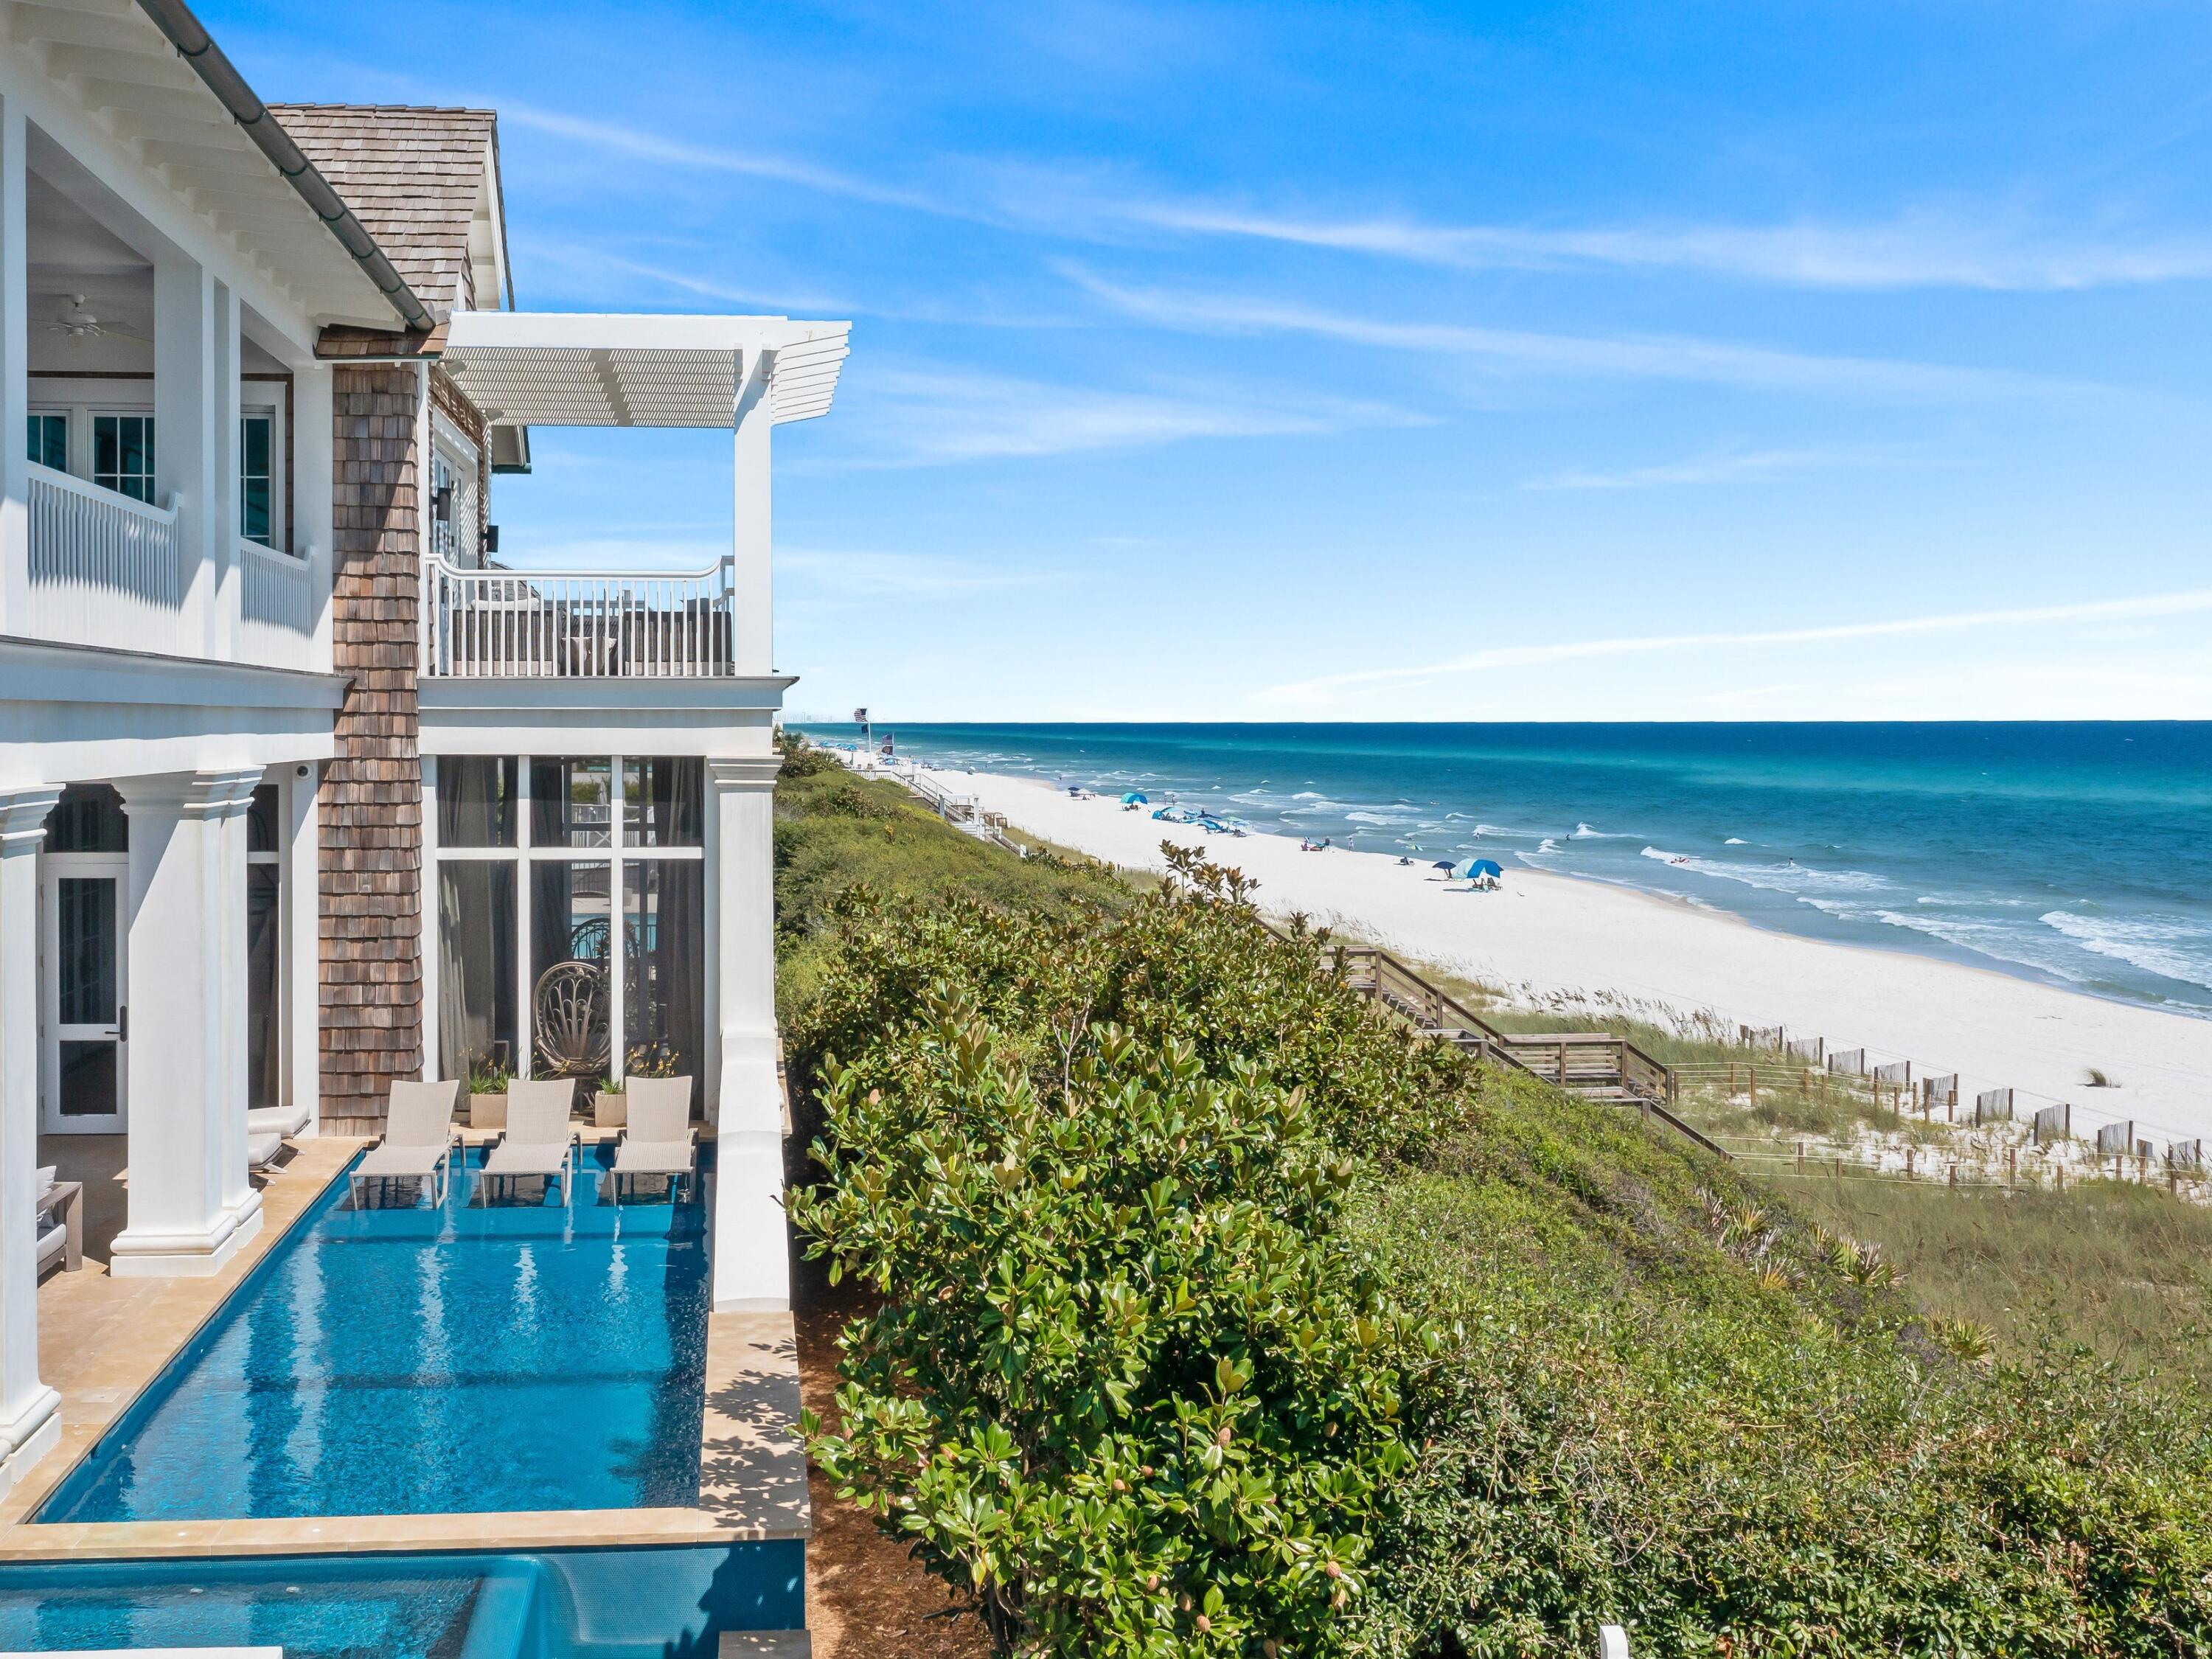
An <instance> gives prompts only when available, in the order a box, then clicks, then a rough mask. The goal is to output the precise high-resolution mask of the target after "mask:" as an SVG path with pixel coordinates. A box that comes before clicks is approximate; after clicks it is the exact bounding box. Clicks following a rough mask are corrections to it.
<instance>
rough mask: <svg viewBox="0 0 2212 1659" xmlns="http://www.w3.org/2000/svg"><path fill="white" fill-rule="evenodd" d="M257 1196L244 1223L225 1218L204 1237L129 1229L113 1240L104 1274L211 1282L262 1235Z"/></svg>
mask: <svg viewBox="0 0 2212 1659" xmlns="http://www.w3.org/2000/svg"><path fill="white" fill-rule="evenodd" d="M260 1196H261V1195H260V1194H258V1193H256V1194H254V1198H255V1200H256V1203H255V1206H254V1208H253V1210H252V1213H251V1214H249V1215H248V1216H247V1217H246V1218H245V1219H244V1220H243V1221H237V1220H233V1219H232V1218H229V1217H228V1216H226V1217H225V1218H223V1220H222V1223H221V1224H220V1225H217V1226H215V1227H211V1228H210V1229H209V1230H208V1231H207V1232H205V1233H204V1234H195V1233H147V1232H135V1231H131V1230H129V1229H127V1228H126V1229H125V1231H122V1232H119V1233H118V1234H117V1235H116V1236H115V1243H114V1244H113V1246H112V1248H111V1249H110V1250H109V1253H108V1261H107V1272H108V1275H109V1276H110V1277H111V1278H114V1279H210V1278H212V1277H214V1276H215V1275H216V1273H221V1272H222V1270H223V1268H224V1267H225V1266H226V1265H227V1264H228V1262H229V1261H230V1259H231V1257H233V1256H234V1255H237V1254H238V1252H239V1248H240V1246H241V1245H243V1244H244V1243H246V1240H247V1239H249V1238H252V1237H253V1236H254V1235H255V1234H256V1233H258V1232H259V1231H261V1209H260V1206H259V1202H258V1200H259V1199H260Z"/></svg>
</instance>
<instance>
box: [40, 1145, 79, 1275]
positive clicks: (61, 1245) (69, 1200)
mask: <svg viewBox="0 0 2212 1659" xmlns="http://www.w3.org/2000/svg"><path fill="white" fill-rule="evenodd" d="M58 1173H60V1171H59V1170H58V1167H57V1166H55V1165H53V1164H48V1165H46V1166H45V1167H44V1168H42V1169H40V1171H39V1173H38V1178H37V1180H38V1188H39V1200H38V1220H37V1226H38V1235H39V1249H38V1268H37V1271H38V1273H39V1274H40V1276H41V1277H43V1276H44V1275H45V1273H46V1269H47V1268H49V1267H59V1268H60V1269H61V1270H62V1271H63V1272H64V1273H75V1272H76V1270H77V1269H78V1268H80V1267H82V1266H83V1265H84V1186H83V1183H82V1182H76V1181H57V1180H55V1179H54V1177H55V1176H57V1175H58Z"/></svg>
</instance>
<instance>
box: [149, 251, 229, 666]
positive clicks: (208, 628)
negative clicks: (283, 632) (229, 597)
mask: <svg viewBox="0 0 2212 1659" xmlns="http://www.w3.org/2000/svg"><path fill="white" fill-rule="evenodd" d="M221 300H222V285H221V284H220V283H217V282H216V280H215V279H214V278H213V277H212V276H209V275H208V272H207V268H206V267H205V266H204V265H202V264H198V263H197V262H196V261H194V260H191V259H188V258H185V256H184V255H182V254H180V253H175V252H166V253H163V254H161V255H160V256H158V257H157V258H155V262H154V499H155V501H156V502H162V501H167V500H168V499H169V498H170V496H171V495H174V496H175V497H176V500H177V557H178V560H179V563H180V564H181V565H182V566H183V574H184V581H185V594H184V611H185V637H186V638H188V639H190V640H192V641H197V643H198V644H199V647H200V648H201V649H203V650H204V651H206V652H208V653H210V654H213V653H216V651H218V650H220V649H222V647H224V646H226V645H227V644H228V640H229V630H228V629H225V628H223V627H222V610H221V606H222V599H223V597H224V595H223V593H222V572H223V565H224V563H226V562H228V556H229V550H228V549H227V548H219V547H218V545H217V543H216V533H217V527H218V526H220V525H223V524H227V523H228V515H227V514H226V513H225V512H224V510H223V494H224V492H223V491H222V489H221V488H220V485H219V482H218V480H217V477H216V470H215V469H216V422H217V419H218V416H219V412H220V410H221V409H222V406H223V403H224V400H223V399H222V398H221V397H220V396H219V395H218V393H217V388H216V363H217V360H218V356H219V354H218V352H217V350H216V328H217V325H218V319H219V318H220V315H221V313H222V312H223V311H225V310H228V313H229V314H230V318H231V321H232V324H233V325H236V322H237V317H238V309H237V306H236V303H235V302H232V303H231V304H229V305H228V306H227V307H226V306H224V305H223V304H222V303H221ZM229 401H231V402H233V403H235V402H236V398H235V396H234V397H233V398H231V399H230V400H229ZM230 488H231V490H232V491H235V490H236V489H237V484H236V483H235V481H234V482H233V483H232V484H231V486H230Z"/></svg>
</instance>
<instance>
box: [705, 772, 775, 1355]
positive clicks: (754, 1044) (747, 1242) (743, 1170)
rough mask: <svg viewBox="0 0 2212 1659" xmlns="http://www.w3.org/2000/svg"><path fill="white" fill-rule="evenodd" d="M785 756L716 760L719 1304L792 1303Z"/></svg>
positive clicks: (759, 1306)
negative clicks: (780, 996)
mask: <svg viewBox="0 0 2212 1659" xmlns="http://www.w3.org/2000/svg"><path fill="white" fill-rule="evenodd" d="M780 765H781V762H780V761H779V760H777V759H776V758H775V757H774V756H761V757H752V758H746V759H743V760H710V761H708V763H707V774H708V779H709V781H710V782H711V783H712V785H713V787H714V808H715V816H714V822H715V839H714V847H713V849H712V851H713V855H714V860H715V861H716V869H715V878H716V879H715V887H716V892H717V896H718V898H719V900H720V903H719V906H718V908H717V910H716V915H715V921H716V924H717V926H716V937H715V949H714V962H715V975H714V977H715V984H716V987H717V989H718V993H719V1000H720V1006H718V1007H716V1008H715V1009H714V1010H713V1011H712V1014H713V1018H714V1021H715V1024H716V1026H717V1028H718V1029H719V1030H720V1033H721V1075H720V1086H719V1091H718V1093H719V1097H720V1102H721V1111H720V1120H719V1121H718V1124H717V1127H716V1129H715V1140H714V1308H715V1310H716V1311H717V1312H720V1313H728V1312H778V1311H781V1310H784V1309H787V1308H788V1307H790V1306H791V1255H790V1249H791V1247H790V1243H789V1240H788V1237H787V1231H786V1228H785V1225H784V1216H783V1097H782V1095H781V1092H780V1091H778V1089H777V1086H776V1077H775V1037H776V1032H775V859H774V853H775V848H774V841H775V793H774V792H775V774H776V769H777V767H778V766H780Z"/></svg>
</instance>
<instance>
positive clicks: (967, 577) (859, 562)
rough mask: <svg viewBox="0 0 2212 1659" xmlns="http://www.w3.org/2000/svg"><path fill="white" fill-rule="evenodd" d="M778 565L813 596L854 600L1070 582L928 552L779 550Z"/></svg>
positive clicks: (1055, 574)
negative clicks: (942, 556)
mask: <svg viewBox="0 0 2212 1659" xmlns="http://www.w3.org/2000/svg"><path fill="white" fill-rule="evenodd" d="M775 565H776V570H777V573H778V574H780V575H787V576H793V577H796V578H798V579H799V583H800V584H801V585H802V586H805V588H807V589H808V590H809V591H810V592H816V593H817V594H820V595H825V596H836V595H843V596H846V597H849V598H854V599H943V598H947V597H951V596H953V595H956V594H963V593H976V592H986V591H988V590H990V589H994V588H1008V587H1041V586H1048V585H1050V584H1053V583H1055V582H1060V581H1064V580H1066V573H1065V572H1064V571H1060V570H1057V569H1039V568H1031V569H1016V570H1006V569H995V568H990V567H988V566H985V565H979V564H974V563H970V562H968V561H966V560H962V559H947V558H941V557H939V556H934V555H932V554H926V553H875V552H866V551H855V550H832V549H827V548H811V547H779V548H777V549H776V550H775Z"/></svg>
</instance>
